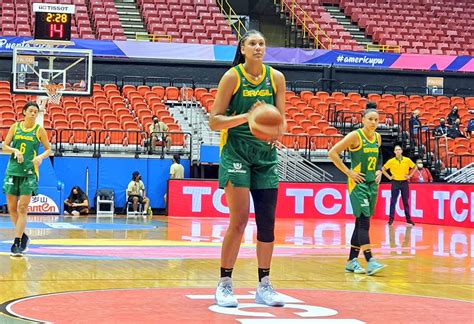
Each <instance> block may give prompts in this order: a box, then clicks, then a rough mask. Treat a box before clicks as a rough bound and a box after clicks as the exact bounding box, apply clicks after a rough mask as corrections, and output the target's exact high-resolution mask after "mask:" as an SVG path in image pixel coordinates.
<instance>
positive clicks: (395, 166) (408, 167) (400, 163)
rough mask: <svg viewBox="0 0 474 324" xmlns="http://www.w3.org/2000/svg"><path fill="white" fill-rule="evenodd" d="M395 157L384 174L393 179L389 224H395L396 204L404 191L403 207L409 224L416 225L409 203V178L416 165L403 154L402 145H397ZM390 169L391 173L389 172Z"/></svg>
mask: <svg viewBox="0 0 474 324" xmlns="http://www.w3.org/2000/svg"><path fill="white" fill-rule="evenodd" d="M394 151H395V157H393V158H391V159H390V160H388V161H387V162H386V163H385V164H384V166H383V168H382V172H383V174H384V175H385V176H386V177H387V178H388V179H390V180H391V183H392V197H391V198H390V218H389V220H388V225H392V224H393V217H394V215H395V205H396V204H397V200H398V195H399V194H400V192H401V193H402V201H403V209H404V210H405V217H406V220H407V224H409V225H411V226H414V225H415V223H413V221H412V220H411V216H410V206H409V205H408V193H409V188H408V180H409V179H410V178H411V177H412V176H413V174H414V173H415V171H416V165H415V163H413V161H412V160H411V159H410V158H407V157H405V156H403V155H402V153H403V150H402V147H401V146H400V145H395V150H394ZM388 170H390V173H391V174H392V175H390V174H388V172H387V171H388Z"/></svg>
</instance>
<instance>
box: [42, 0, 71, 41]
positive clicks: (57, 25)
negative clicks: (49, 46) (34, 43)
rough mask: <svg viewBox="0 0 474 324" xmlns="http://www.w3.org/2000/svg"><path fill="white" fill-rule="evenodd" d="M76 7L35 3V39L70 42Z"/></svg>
mask: <svg viewBox="0 0 474 324" xmlns="http://www.w3.org/2000/svg"><path fill="white" fill-rule="evenodd" d="M74 10H75V6H74V5H59V4H47V3H34V4H33V11H34V12H35V36H34V37H35V39H46V40H58V41H69V40H71V22H72V14H73V13H74Z"/></svg>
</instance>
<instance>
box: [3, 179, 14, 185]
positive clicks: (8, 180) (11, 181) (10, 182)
mask: <svg viewBox="0 0 474 324" xmlns="http://www.w3.org/2000/svg"><path fill="white" fill-rule="evenodd" d="M5 184H6V185H7V186H13V177H8V178H7V182H5Z"/></svg>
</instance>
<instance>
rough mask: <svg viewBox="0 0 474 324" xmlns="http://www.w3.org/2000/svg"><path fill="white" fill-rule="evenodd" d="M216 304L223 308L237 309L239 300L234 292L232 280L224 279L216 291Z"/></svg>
mask: <svg viewBox="0 0 474 324" xmlns="http://www.w3.org/2000/svg"><path fill="white" fill-rule="evenodd" d="M215 298H216V304H217V305H219V306H221V307H237V305H238V302H237V298H235V296H234V292H233V290H232V278H230V277H223V278H221V280H220V281H219V284H218V285H217V289H216V295H215Z"/></svg>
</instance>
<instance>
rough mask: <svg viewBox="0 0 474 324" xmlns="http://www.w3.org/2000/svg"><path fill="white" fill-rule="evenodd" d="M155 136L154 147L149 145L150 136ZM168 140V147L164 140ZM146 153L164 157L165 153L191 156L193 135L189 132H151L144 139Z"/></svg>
mask: <svg viewBox="0 0 474 324" xmlns="http://www.w3.org/2000/svg"><path fill="white" fill-rule="evenodd" d="M154 136H155V137H156V138H157V139H160V140H157V143H156V144H155V147H151V139H152V137H154ZM168 138H169V140H170V145H171V146H170V149H168V148H167V146H166V143H167V142H166V140H167V139H168ZM144 146H145V149H146V153H147V154H149V155H159V156H160V158H162V159H163V158H164V157H165V155H166V154H180V155H189V156H190V157H191V156H192V153H193V149H194V146H193V135H192V134H191V133H189V132H177V131H170V132H152V133H151V134H150V136H149V137H148V138H147V140H146V141H145V145H144Z"/></svg>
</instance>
